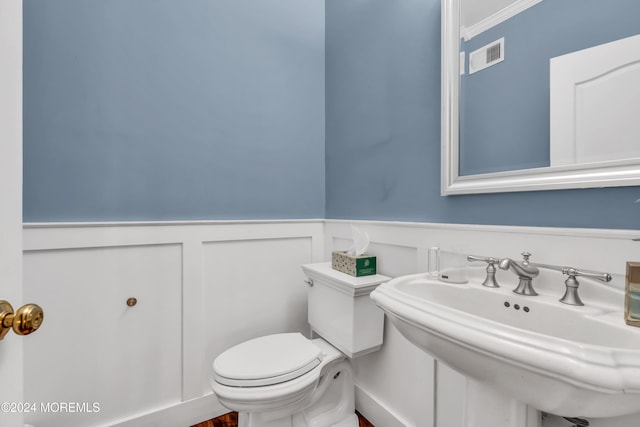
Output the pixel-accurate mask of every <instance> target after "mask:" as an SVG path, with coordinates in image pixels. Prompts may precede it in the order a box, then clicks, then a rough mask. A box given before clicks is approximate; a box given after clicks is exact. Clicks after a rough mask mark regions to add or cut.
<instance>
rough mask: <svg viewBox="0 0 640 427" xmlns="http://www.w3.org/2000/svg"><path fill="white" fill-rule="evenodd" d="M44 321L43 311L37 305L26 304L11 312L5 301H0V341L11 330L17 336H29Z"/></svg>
mask: <svg viewBox="0 0 640 427" xmlns="http://www.w3.org/2000/svg"><path fill="white" fill-rule="evenodd" d="M43 321H44V311H43V310H42V308H41V307H40V306H39V305H36V304H26V305H23V306H22V307H20V308H19V309H18V311H17V312H15V313H14V312H13V307H12V306H11V304H9V303H8V302H7V301H0V340H1V339H3V338H4V336H5V335H7V333H8V332H9V329H13V332H15V333H16V334H18V335H29V334H30V333H33V332H35V331H36V330H38V328H39V327H40V325H42V322H43Z"/></svg>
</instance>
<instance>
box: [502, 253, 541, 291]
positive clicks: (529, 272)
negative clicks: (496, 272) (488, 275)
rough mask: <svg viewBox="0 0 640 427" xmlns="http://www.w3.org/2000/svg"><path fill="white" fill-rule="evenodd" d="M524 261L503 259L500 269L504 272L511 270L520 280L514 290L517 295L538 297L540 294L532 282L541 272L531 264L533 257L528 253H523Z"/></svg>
mask: <svg viewBox="0 0 640 427" xmlns="http://www.w3.org/2000/svg"><path fill="white" fill-rule="evenodd" d="M522 256H523V260H522V261H514V260H512V259H510V258H503V259H501V260H500V263H499V264H498V267H500V268H501V269H502V270H509V271H511V272H512V273H513V274H515V275H516V276H518V278H519V279H520V280H519V282H518V286H517V287H516V288H515V289H514V290H513V292H515V293H516V294H519V295H531V296H533V295H538V293H537V292H536V291H535V289H533V283H532V280H533V278H534V277H537V276H538V275H539V274H540V270H539V269H538V267H536V266H535V265H533V264H531V263H530V262H529V257H530V256H531V254H530V253H528V252H523V253H522Z"/></svg>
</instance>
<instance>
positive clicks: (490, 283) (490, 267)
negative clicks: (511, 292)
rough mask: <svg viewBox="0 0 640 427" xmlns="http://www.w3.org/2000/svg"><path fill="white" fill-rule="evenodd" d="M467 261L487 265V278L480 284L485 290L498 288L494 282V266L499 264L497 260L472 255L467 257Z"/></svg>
mask: <svg viewBox="0 0 640 427" xmlns="http://www.w3.org/2000/svg"><path fill="white" fill-rule="evenodd" d="M467 261H469V262H473V261H480V262H486V263H487V276H486V277H485V278H484V282H482V286H486V287H487V288H499V287H500V285H498V282H497V281H496V264H498V263H499V262H500V260H499V259H497V258H493V257H479V256H474V255H468V256H467Z"/></svg>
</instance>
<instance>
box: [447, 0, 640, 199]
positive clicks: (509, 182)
mask: <svg viewBox="0 0 640 427" xmlns="http://www.w3.org/2000/svg"><path fill="white" fill-rule="evenodd" d="M572 1H573V0H567V1H563V2H556V1H553V0H442V123H441V135H442V171H441V172H442V174H441V193H442V194H443V195H454V194H473V193H496V192H514V191H537V190H555V189H568V188H595V187H620V186H632V185H640V154H638V153H640V132H638V130H639V129H640V120H637V119H636V120H628V119H627V120H621V121H616V118H617V117H619V114H618V113H617V112H615V111H617V110H613V109H612V107H614V106H617V105H619V102H618V100H615V99H614V100H607V101H602V99H601V98H598V93H600V94H601V93H605V94H611V93H616V90H610V89H609V88H608V87H607V86H604V85H601V86H598V85H599V82H600V81H603V82H606V81H609V80H611V76H612V75H613V76H614V77H616V78H617V76H618V75H620V74H621V72H620V70H624V71H625V73H626V77H625V78H627V79H629V78H630V79H634V78H635V79H636V80H635V81H637V82H639V83H638V84H635V85H633V84H632V85H630V87H629V90H622V91H618V93H620V92H621V93H630V94H632V95H633V94H634V93H635V92H638V95H640V58H636V59H634V58H627V59H625V61H626V62H625V63H624V64H617V65H616V64H615V63H614V62H615V61H614V62H612V63H611V64H609V65H607V67H606V68H604V69H597V67H595V69H594V71H590V72H589V73H587V74H586V75H584V76H573V75H572V77H571V78H572V79H573V80H571V79H569V80H567V77H566V75H567V73H566V72H564V71H563V70H565V69H569V68H570V67H571V66H573V67H574V68H575V67H576V66H575V64H574V63H571V61H572V60H573V57H579V56H581V55H582V56H584V54H582V53H581V52H583V51H586V50H588V51H589V52H588V53H589V55H591V54H592V51H594V52H595V51H596V50H602V49H604V48H601V46H605V45H606V46H609V45H610V44H614V43H618V42H619V43H621V44H622V43H631V42H634V43H635V42H638V43H640V36H638V34H640V18H637V17H638V16H640V14H638V13H637V10H633V11H631V12H630V11H629V10H625V8H637V7H640V6H638V5H639V4H640V2H637V1H636V2H633V1H629V0H613V1H609V2H605V0H593V1H590V2H588V3H593V4H594V7H603V8H607V10H608V12H607V13H609V11H611V13H613V11H616V12H617V13H619V14H620V16H623V17H624V16H627V17H629V16H632V17H633V18H622V20H624V19H627V21H628V22H625V25H627V26H628V27H629V28H627V29H625V31H626V33H624V32H620V30H619V28H614V27H616V26H621V25H617V24H614V23H615V22H621V19H618V18H615V19H617V21H612V25H611V27H612V28H611V30H612V31H602V32H603V33H607V34H602V35H601V37H600V34H599V32H598V31H597V30H599V28H595V27H590V28H588V29H586V30H588V31H589V33H590V34H591V33H593V34H596V38H595V39H596V40H598V41H597V42H593V41H587V40H584V41H583V40H580V39H579V37H581V36H580V34H581V33H580V31H572V27H571V25H572V24H573V22H575V21H579V19H567V20H566V21H564V22H563V21H560V22H556V25H557V26H558V27H560V28H559V29H558V31H559V34H563V37H557V38H555V39H551V40H552V42H553V43H550V44H553V48H552V49H551V52H550V53H544V54H543V55H546V56H545V59H544V60H543V61H539V62H540V63H541V65H540V67H539V68H540V70H541V71H540V70H539V71H538V73H539V74H540V73H547V74H546V75H543V76H542V77H541V80H544V79H546V81H547V82H548V83H547V84H546V87H545V85H544V84H543V85H541V87H535V88H531V87H529V92H532V93H537V94H542V96H540V99H541V101H539V102H538V104H535V102H530V100H529V99H528V98H526V96H520V95H518V94H517V93H515V94H514V91H513V88H511V89H509V88H506V89H505V88H501V89H502V90H505V91H507V90H508V91H509V92H510V93H511V95H513V96H516V97H519V98H515V99H522V102H519V101H518V102H514V101H513V99H512V100H511V101H510V102H508V101H505V102H502V103H500V101H499V99H498V100H497V101H496V102H494V104H493V105H494V106H495V105H498V106H499V107H500V108H499V109H503V111H501V112H498V113H499V115H496V116H494V117H493V118H489V119H487V118H484V117H482V116H480V115H478V113H477V112H474V111H472V110H470V109H469V105H472V104H474V103H475V104H478V103H477V102H475V100H473V99H472V98H471V97H472V96H474V95H475V93H474V92H473V90H471V89H472V86H471V82H472V81H473V79H476V80H477V81H479V82H481V84H483V85H484V86H483V87H482V89H483V90H485V91H489V92H488V93H489V94H490V95H491V94H493V93H496V92H497V90H496V88H495V87H492V86H491V85H490V84H487V82H490V81H491V79H488V78H487V76H491V73H494V74H495V76H493V77H494V82H495V80H498V81H500V79H501V77H500V74H499V73H498V72H497V71H496V70H500V68H499V67H502V69H503V70H509V68H508V67H510V66H513V65H515V64H516V61H517V58H518V57H523V56H527V55H529V54H530V53H531V52H530V51H529V50H528V49H523V48H519V47H518V48H514V49H513V50H510V47H511V48H513V47H514V46H516V47H517V46H518V44H517V41H524V42H525V43H529V44H528V45H526V46H531V47H532V49H530V50H531V51H533V50H535V52H534V53H535V54H539V53H540V52H538V50H541V49H538V47H539V46H542V45H543V43H542V42H541V41H540V40H541V38H540V36H537V35H535V33H534V32H533V31H532V30H531V29H529V30H527V31H528V32H526V33H525V34H517V35H514V34H513V31H512V30H510V29H509V28H506V29H505V28H504V27H505V26H507V25H511V27H514V28H526V25H523V22H525V21H524V19H526V16H527V14H534V15H533V18H530V20H532V21H535V22H537V23H538V25H537V26H538V31H540V32H548V33H550V34H552V31H553V30H552V29H550V28H551V27H545V24H546V22H545V21H546V19H545V15H544V13H549V14H550V15H549V16H553V17H555V18H549V21H551V20H553V19H555V20H556V21H557V20H558V19H559V18H557V17H562V16H563V15H562V14H563V13H565V14H568V15H567V16H572V15H570V14H571V13H572V11H571V10H569V9H567V10H566V11H560V12H558V11H553V13H551V12H549V11H547V9H549V8H551V7H552V6H553V7H556V6H555V5H560V4H562V5H564V6H563V7H567V8H568V7H569V6H571V5H570V3H572ZM598 1H600V2H601V3H602V6H596V3H597V2H598ZM573 2H575V3H576V6H580V9H576V10H574V11H573V13H574V14H575V15H573V16H574V18H575V16H578V15H579V14H582V13H585V12H584V5H585V3H584V2H582V3H581V2H579V1H578V0H575V1H573ZM465 3H469V4H473V7H474V10H473V11H471V9H468V11H469V14H471V12H473V14H478V9H480V12H482V10H481V9H482V7H483V6H482V5H483V4H485V3H487V6H486V7H487V8H491V7H494V8H495V7H496V4H500V8H501V9H500V10H499V11H498V12H497V13H494V12H495V11H494V12H491V13H490V16H489V17H488V18H486V19H484V20H483V23H480V24H479V25H475V26H473V28H472V26H470V25H469V24H468V23H467V22H465V24H466V25H464V26H463V28H461V25H462V23H463V20H465V19H466V18H467V16H466V15H464V14H462V15H461V13H462V12H463V8H464V7H465ZM507 3H508V4H509V5H508V6H506V7H503V6H504V4H507ZM634 3H635V5H634ZM505 10H506V11H507V12H508V13H504V12H505ZM480 15H482V13H480ZM594 15H595V12H594ZM600 15H602V14H600ZM461 16H462V17H461ZM597 18H598V19H607V18H606V17H600V16H598V17H597ZM518 19H519V20H520V21H517V20H518ZM612 19H613V18H612ZM487 22H488V23H489V24H487ZM593 22H595V23H597V22H598V21H597V20H593ZM605 22H606V21H605ZM568 23H569V24H568ZM549 25H550V26H551V25H552V23H549ZM563 25H564V26H565V27H566V28H562V26H563ZM501 26H503V29H502V30H501ZM636 27H637V30H636ZM487 28H490V29H489V30H487ZM586 30H585V31H586ZM607 30H608V29H607ZM613 30H615V31H613ZM562 31H564V32H562ZM616 31H617V32H616ZM634 31H635V33H634ZM480 33H485V35H487V37H489V38H490V39H491V41H494V40H496V41H497V40H499V39H500V36H502V37H503V43H504V44H503V48H502V51H501V53H502V55H503V58H504V62H502V63H499V64H496V66H495V67H491V68H487V69H486V70H485V69H482V71H478V72H477V73H476V74H473V75H471V74H469V64H468V62H469V52H477V51H471V50H470V47H473V46H474V45H473V43H470V42H469V39H471V38H474V37H476V36H477V35H478V34H480ZM609 33H611V34H609ZM461 35H462V36H464V37H462V38H461ZM527 37H528V38H529V39H527ZM598 37H600V39H598ZM634 38H635V40H631V41H629V40H627V39H634ZM622 39H625V40H624V41H623V40H622ZM477 40H481V36H478V38H477V39H476V47H477ZM547 41H548V40H547ZM576 42H580V43H582V45H581V44H580V43H576ZM521 46H522V45H521ZM572 46H573V47H572ZM576 46H577V47H578V48H576ZM616 46H617V45H616ZM625 46H626V45H625ZM607 48H608V47H607ZM467 50H469V52H466V51H467ZM478 50H479V49H478ZM614 50H615V49H614ZM618 50H619V51H630V50H635V51H638V52H640V49H634V48H631V49H630V48H629V47H628V46H627V47H625V48H618ZM463 51H464V55H461V53H462V52H463ZM598 54H599V53H598ZM532 55H533V54H531V55H529V56H532ZM606 55H608V54H607V53H605V56H606ZM565 57H570V58H569V59H570V60H571V61H569V65H566V66H565V65H564V64H565V62H563V61H564V60H565ZM596 58H597V57H596ZM598 61H599V60H597V59H593V58H592V57H591V56H589V57H588V59H587V60H586V63H587V64H596V63H598ZM496 62H498V61H496ZM554 63H556V64H560V65H556V66H555V67H556V69H557V70H560V71H557V70H556V71H553V70H552V67H554V65H553V64H554ZM583 63H584V62H583ZM583 63H578V64H583ZM571 64H574V65H571ZM520 67H521V68H520V69H521V70H522V66H520ZM577 67H578V68H580V69H583V68H585V67H584V66H582V65H579V66H577ZM476 68H477V67H476ZM461 70H462V74H461ZM527 72H528V71H527ZM552 72H553V73H554V74H553V75H552ZM510 73H511V74H509V75H508V76H509V77H508V78H511V79H513V80H515V81H517V80H518V78H514V77H513V76H514V75H516V74H515V73H514V72H510ZM616 73H617V74H616ZM525 74H526V73H525ZM555 75H560V77H554V76H555ZM519 78H520V79H523V81H526V82H527V83H526V84H529V82H531V81H534V80H535V79H534V78H531V79H529V78H527V79H524V77H522V76H519ZM463 79H466V80H463ZM563 79H564V80H563ZM502 81H504V76H502ZM549 82H550V83H549ZM558 82H560V83H558ZM593 82H596V84H594V83H593ZM494 84H495V83H494ZM625 84H627V85H629V83H628V80H627V83H625ZM585 87H586V88H587V89H589V90H591V89H590V88H592V87H595V88H596V90H594V91H592V92H585V90H584V89H583V88H585ZM598 88H599V89H598ZM603 88H604V89H603ZM463 90H465V91H466V92H465V93H464V94H463V93H462V91H463ZM583 92H584V93H583ZM585 93H586V95H585ZM594 93H595V94H594ZM461 96H466V97H467V98H464V99H465V102H464V103H462V102H461ZM485 96H486V95H485ZM491 96H492V95H491ZM629 98H630V99H631V101H630V102H636V103H637V104H629V105H638V106H640V101H636V100H638V99H640V96H635V95H634V96H629ZM576 99H579V100H580V103H578V102H577V101H576V102H574V103H572V102H573V100H576ZM583 99H587V100H588V101H587V102H586V103H585V102H583V101H582V100H583ZM567 100H571V101H572V102H566V101H567ZM472 101H474V102H472ZM545 102H546V104H544V103H545ZM516 104H517V105H516ZM567 104H568V106H569V107H571V108H573V110H571V109H568V107H567ZM480 105H481V107H480V108H481V109H484V110H486V111H492V110H491V108H489V107H490V105H489V104H488V103H484V104H482V103H480ZM488 105H489V106H488ZM584 105H587V106H594V105H595V106H598V108H600V110H598V109H596V110H593V109H592V108H584ZM462 107H464V108H465V109H464V111H463V109H462ZM514 107H516V108H514ZM508 110H517V111H518V112H519V113H520V116H519V117H526V118H527V120H528V122H527V123H528V125H530V126H531V128H530V129H534V130H535V131H534V132H531V131H530V130H527V128H526V126H524V127H518V125H517V119H518V117H515V118H514V119H511V118H509V117H508V114H509V111H508ZM601 110H605V113H607V112H608V113H610V115H609V117H605V118H604V119H600V118H601V117H603V113H602V112H601ZM622 110H623V111H628V110H629V108H628V107H625V108H623V109H622ZM634 110H635V111H639V109H637V108H635V109H634ZM505 111H506V113H505ZM611 111H614V112H613V113H611ZM474 114H475V115H476V116H475V119H476V122H481V123H489V122H491V123H492V124H495V123H496V122H504V123H516V124H513V125H512V126H511V131H512V134H511V135H507V138H508V140H507V141H504V142H502V145H500V144H497V143H496V144H494V145H493V146H491V143H493V142H494V141H493V139H497V137H496V136H495V135H498V134H500V133H501V132H502V133H505V134H508V132H507V131H506V130H504V129H503V127H502V124H500V123H499V124H498V125H497V126H494V130H493V132H494V133H493V135H494V136H492V137H483V136H477V137H476V139H473V138H470V135H474V136H476V135H479V134H480V132H475V131H470V130H469V129H474V128H472V127H470V126H469V125H468V120H469V118H470V117H472V118H473V117H474ZM505 114H507V115H505ZM461 117H462V118H463V119H461ZM576 117H578V118H579V119H580V121H579V124H580V126H583V124H585V123H586V124H593V123H606V124H608V125H609V126H612V128H611V129H604V130H602V129H601V128H602V126H591V127H584V126H583V127H584V129H583V128H582V127H580V128H579V127H578V125H577V124H576V123H578V121H577V119H576ZM533 118H536V119H537V120H541V122H538V123H536V122H534V121H533ZM545 120H546V122H545ZM598 120H600V121H599V122H598ZM622 125H625V126H626V125H628V129H626V130H624V129H622V130H621V126H622ZM613 126H615V127H613ZM475 129H477V127H476V128H475ZM514 129H515V131H514ZM576 129H577V131H576ZM503 130H504V132H503ZM538 130H540V132H538ZM518 132H520V133H521V134H518ZM598 132H599V133H598ZM533 133H539V134H540V135H538V136H537V140H536V141H533V140H532V138H529V136H530V135H532V134H533ZM545 133H546V137H545V136H544V134H545ZM461 135H462V136H463V137H461ZM580 135H588V136H591V140H592V142H591V143H590V144H591V145H590V146H591V147H595V148H596V149H595V150H591V151H594V152H597V151H601V152H603V153H609V154H610V153H619V155H615V156H613V157H611V156H609V157H607V156H604V155H603V157H599V158H592V157H588V156H583V155H579V154H580V153H582V152H588V153H589V152H590V151H589V148H588V147H587V148H584V149H583V148H580V149H576V148H575V147H578V146H580V147H582V145H579V144H583V142H582V141H584V140H586V139H588V138H584V137H582V136H580ZM520 140H522V141H520ZM518 142H522V143H523V144H526V145H525V146H523V147H518V146H517V143H518ZM534 143H535V144H540V145H541V147H542V148H539V149H538V151H539V152H541V153H542V154H535V155H532V157H535V156H538V157H540V158H539V159H538V160H537V163H536V162H532V163H533V166H531V165H529V164H528V163H527V162H526V161H520V160H515V161H512V164H509V163H505V164H502V165H488V166H487V165H483V164H474V163H473V162H477V163H481V160H482V157H483V156H484V157H486V158H488V159H494V158H497V157H505V158H506V159H509V158H510V157H509V156H508V155H507V156H502V155H501V153H502V152H503V151H509V150H512V151H513V152H514V153H517V154H518V155H521V156H523V155H529V154H527V153H528V152H529V151H528V150H529V149H530V148H532V145H533V144H534ZM487 144H489V145H488V146H487ZM603 147H604V149H603ZM636 147H637V149H638V153H636V152H635V148H636ZM495 153H499V154H500V155H496V154H495ZM558 153H560V154H558ZM461 156H462V159H463V161H462V164H461ZM545 156H546V157H545ZM558 156H560V158H559V157H558ZM563 156H564V157H563ZM571 156H573V157H571ZM567 159H568V160H567ZM576 159H577V160H576ZM584 159H586V160H584Z"/></svg>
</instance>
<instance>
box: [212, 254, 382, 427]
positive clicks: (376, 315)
mask: <svg viewBox="0 0 640 427" xmlns="http://www.w3.org/2000/svg"><path fill="white" fill-rule="evenodd" d="M302 269H303V270H304V272H305V275H306V276H307V278H308V279H309V280H308V281H307V283H308V285H309V293H308V306H309V323H310V324H311V328H312V330H313V331H314V333H316V334H317V335H319V336H320V337H322V338H315V339H308V338H305V337H304V336H303V335H302V334H300V333H284V334H276V335H268V336H264V337H260V338H256V339H253V340H250V341H246V342H244V343H241V344H238V345H236V346H235V347H232V348H230V349H229V350H227V351H225V352H224V353H222V354H220V355H219V356H218V357H217V358H216V359H215V361H214V362H213V377H212V378H211V388H212V389H213V391H214V393H215V394H216V395H217V397H218V400H219V401H220V403H221V404H222V405H224V406H225V407H227V408H229V409H231V410H234V411H237V412H239V418H238V423H239V427H306V426H313V427H328V426H336V427H357V426H358V419H357V417H356V415H355V400H354V383H353V370H352V368H351V364H350V363H349V360H348V359H347V358H353V357H357V356H360V355H363V354H367V353H370V352H373V351H376V350H378V349H379V348H380V347H381V346H382V333H383V325H384V313H383V312H382V311H381V310H380V309H379V308H378V307H376V306H375V305H374V304H373V303H372V302H371V300H370V299H369V294H370V293H371V291H373V290H374V289H375V288H376V287H377V286H378V285H379V284H381V283H384V282H386V281H388V280H389V278H388V277H385V276H382V275H375V276H365V277H351V276H349V275H346V274H344V273H340V272H338V271H335V270H333V269H332V268H331V264H330V263H322V264H307V265H303V266H302Z"/></svg>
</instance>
